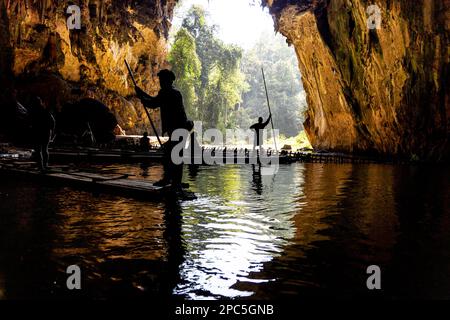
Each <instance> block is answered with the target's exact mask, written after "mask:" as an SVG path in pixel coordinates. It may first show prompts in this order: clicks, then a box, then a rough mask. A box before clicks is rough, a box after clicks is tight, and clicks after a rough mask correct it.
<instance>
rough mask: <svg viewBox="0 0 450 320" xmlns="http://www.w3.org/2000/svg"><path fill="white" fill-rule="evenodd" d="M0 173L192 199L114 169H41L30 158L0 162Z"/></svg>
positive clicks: (149, 196) (101, 189) (155, 197)
mask: <svg viewBox="0 0 450 320" xmlns="http://www.w3.org/2000/svg"><path fill="white" fill-rule="evenodd" d="M0 175H3V176H12V177H21V178H25V179H33V180H38V181H45V182H46V183H54V184H58V185H63V186H67V187H74V188H78V189H81V190H83V191H91V192H93V193H95V194H115V195H120V196H127V197H132V198H139V199H145V200H163V199H171V200H173V199H174V198H176V199H178V200H194V199H196V197H195V195H194V193H192V192H184V193H183V195H182V196H179V195H177V194H175V193H174V192H173V191H171V189H170V186H169V187H156V186H154V185H153V184H152V183H151V182H150V181H147V180H139V179H129V177H130V175H128V174H119V173H114V172H101V171H100V172H88V171H78V170H73V169H69V168H68V167H67V166H57V167H52V169H51V170H49V171H46V172H41V171H40V170H37V169H36V168H35V167H34V163H33V162H23V161H17V162H0Z"/></svg>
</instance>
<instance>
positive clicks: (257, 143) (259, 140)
mask: <svg viewBox="0 0 450 320" xmlns="http://www.w3.org/2000/svg"><path fill="white" fill-rule="evenodd" d="M271 118H272V115H270V116H269V118H267V120H266V122H264V123H263V118H262V117H259V118H258V122H257V123H255V124H254V125H252V126H251V127H250V129H253V130H255V140H254V143H253V150H255V147H259V149H261V145H262V144H263V142H264V141H263V136H262V131H263V130H264V128H265V127H266V126H267V125H268V124H269V121H270V119H271Z"/></svg>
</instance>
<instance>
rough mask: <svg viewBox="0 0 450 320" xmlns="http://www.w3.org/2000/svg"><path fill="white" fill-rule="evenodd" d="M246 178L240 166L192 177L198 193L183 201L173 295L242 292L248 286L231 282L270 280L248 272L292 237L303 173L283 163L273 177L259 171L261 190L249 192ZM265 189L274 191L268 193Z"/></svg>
mask: <svg viewBox="0 0 450 320" xmlns="http://www.w3.org/2000/svg"><path fill="white" fill-rule="evenodd" d="M249 177H251V175H250V174H244V175H243V174H242V167H234V168H230V167H228V168H224V169H222V170H220V169H215V177H214V179H211V177H210V175H209V174H207V173H205V174H204V175H202V176H199V177H197V178H196V180H197V181H196V182H195V186H199V187H196V190H195V191H196V192H197V193H199V194H201V197H200V198H199V199H198V200H196V201H193V202H189V203H186V204H185V205H184V206H183V212H184V216H183V236H184V241H185V246H186V255H185V262H184V263H183V264H182V266H181V270H180V274H181V280H182V281H181V282H180V284H179V285H178V286H177V287H176V288H175V291H174V293H175V294H180V295H186V296H188V297H189V298H191V299H204V298H209V299H210V298H211V295H212V296H213V297H217V298H220V297H228V298H236V297H248V296H251V295H252V294H253V292H252V291H248V290H244V289H238V288H234V285H235V284H238V283H246V282H248V283H263V282H269V281H273V280H274V279H271V278H268V279H260V278H254V277H252V275H253V274H256V273H258V272H259V271H260V270H261V269H262V268H263V265H264V263H266V262H268V261H271V260H272V259H273V258H274V257H276V256H278V255H280V254H281V252H282V251H283V247H284V246H285V245H286V244H287V243H288V241H289V240H290V239H291V238H293V237H294V235H295V232H296V230H295V225H294V223H293V221H292V218H293V217H294V215H295V210H293V207H292V206H295V204H296V201H295V199H296V197H298V195H299V194H301V193H302V190H301V188H302V183H303V176H302V175H301V172H299V174H298V175H295V176H293V175H292V174H290V173H289V171H287V170H283V168H281V170H280V171H279V173H278V175H277V176H276V177H272V176H262V177H261V179H262V181H261V183H262V184H263V185H264V190H263V192H262V194H258V193H257V192H255V190H254V189H253V188H252V183H253V181H252V180H251V179H249ZM206 179H208V180H206ZM202 180H205V181H202ZM271 189H276V190H277V194H276V195H274V194H272V193H269V192H268V191H269V190H271ZM206 194H207V195H208V196H206Z"/></svg>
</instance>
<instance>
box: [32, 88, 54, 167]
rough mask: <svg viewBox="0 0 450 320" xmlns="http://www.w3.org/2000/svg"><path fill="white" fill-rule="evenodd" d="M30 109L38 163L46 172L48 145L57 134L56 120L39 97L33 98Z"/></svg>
mask: <svg viewBox="0 0 450 320" xmlns="http://www.w3.org/2000/svg"><path fill="white" fill-rule="evenodd" d="M30 107H31V109H30V116H31V128H32V134H33V140H34V146H35V147H34V149H35V153H36V156H37V163H38V166H39V169H41V170H42V171H44V170H46V169H47V168H48V160H49V153H48V145H49V144H50V141H51V140H52V138H53V136H54V133H55V125H56V123H55V118H54V117H53V116H52V114H51V113H50V112H49V111H48V110H47V109H46V108H45V107H44V104H43V103H42V100H41V98H39V97H33V99H32V101H31V104H30Z"/></svg>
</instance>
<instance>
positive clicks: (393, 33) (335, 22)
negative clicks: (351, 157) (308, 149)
mask: <svg viewBox="0 0 450 320" xmlns="http://www.w3.org/2000/svg"><path fill="white" fill-rule="evenodd" d="M263 4H264V5H266V6H268V7H269V8H270V12H271V14H272V15H273V17H274V21H275V24H276V28H277V29H278V30H279V31H280V32H281V33H282V34H283V35H285V36H286V37H287V39H288V42H289V43H290V44H292V45H294V46H295V49H296V52H297V55H298V60H299V66H300V70H301V73H302V76H303V84H304V87H305V90H306V92H307V99H308V105H309V109H308V111H307V115H306V116H307V117H306V122H305V124H304V125H305V129H306V130H307V133H308V136H309V139H310V141H311V143H312V145H313V146H314V147H315V148H316V149H326V150H333V151H344V152H359V153H376V154H384V155H398V156H404V157H414V158H416V156H418V157H419V158H420V159H433V160H443V159H448V158H449V155H450V151H449V130H450V121H449V117H450V104H449V90H448V88H449V30H450V1H448V0H414V1H411V0H370V1H368V0H278V1H277V0H264V1H263ZM373 4H376V5H377V6H378V7H379V8H380V9H381V17H382V20H381V28H380V29H373V30H371V29H369V28H368V27H367V19H368V13H367V8H368V6H369V5H373Z"/></svg>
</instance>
